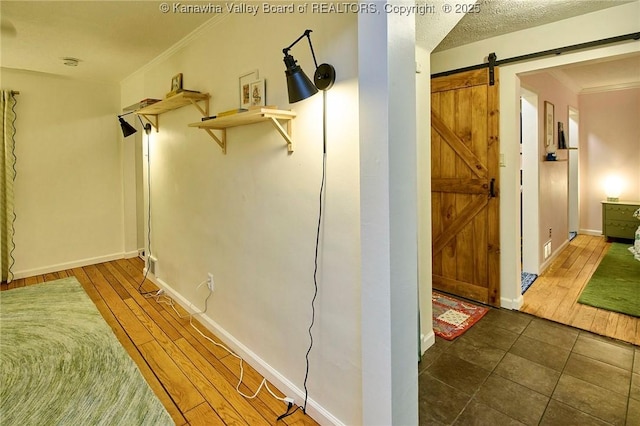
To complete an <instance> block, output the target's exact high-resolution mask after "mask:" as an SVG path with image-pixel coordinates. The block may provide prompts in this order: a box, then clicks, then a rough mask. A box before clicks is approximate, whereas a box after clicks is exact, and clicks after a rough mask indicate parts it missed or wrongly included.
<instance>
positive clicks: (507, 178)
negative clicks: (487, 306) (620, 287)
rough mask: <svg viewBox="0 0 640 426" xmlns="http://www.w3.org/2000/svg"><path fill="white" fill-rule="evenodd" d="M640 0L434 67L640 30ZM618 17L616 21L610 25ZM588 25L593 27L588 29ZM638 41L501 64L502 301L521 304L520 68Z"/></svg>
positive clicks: (498, 41) (465, 51)
mask: <svg viewBox="0 0 640 426" xmlns="http://www.w3.org/2000/svg"><path fill="white" fill-rule="evenodd" d="M639 14H640V3H639V2H638V1H635V2H633V3H629V4H624V5H621V6H616V7H612V8H608V9H605V10H602V11H600V12H594V13H590V14H587V15H582V16H578V17H575V18H571V19H566V20H563V21H560V22H556V23H552V24H548V25H543V26H540V27H536V28H531V29H527V30H523V31H518V32H516V33H512V34H509V35H506V36H501V37H494V38H490V39H487V40H482V41H479V42H476V43H472V44H469V45H466V46H461V47H460V48H455V49H450V50H447V51H443V52H438V53H436V54H433V55H432V57H431V64H432V72H434V73H435V72H441V71H446V70H452V69H457V68H460V67H465V66H470V65H476V64H478V63H482V62H484V58H485V57H486V56H487V55H488V54H489V53H490V52H496V54H497V56H498V60H500V59H506V58H509V57H513V56H517V55H521V54H526V53H533V52H536V51H540V50H546V49H552V48H557V47H562V46H567V45H572V44H577V43H581V42H587V41H594V40H598V39H602V38H607V37H614V36H618V35H621V34H628V33H632V32H637V31H640V22H638V19H637V17H638V15H639ZM611 22H615V25H611ZM585 28H588V29H589V31H585ZM638 50H639V47H638V44H637V42H627V43H622V44H618V45H612V46H606V47H600V48H596V49H592V50H587V51H579V52H575V53H570V54H563V55H556V56H553V57H549V58H542V59H538V60H534V61H529V62H523V63H516V64H512V65H507V66H503V67H501V69H500V140H501V142H500V151H501V153H502V154H503V155H504V160H505V167H503V168H502V169H501V170H502V171H501V174H500V184H501V191H500V195H501V200H500V218H501V219H500V251H501V263H500V276H501V283H502V285H501V299H502V301H501V305H502V306H503V307H505V308H510V309H518V308H519V307H520V306H521V305H522V296H521V295H520V284H519V283H520V272H521V269H520V259H519V253H520V230H519V227H520V223H519V218H520V186H519V170H520V164H519V155H520V153H519V144H518V141H519V121H520V119H519V110H520V107H519V103H520V81H519V78H518V74H520V73H524V72H529V71H533V70H540V69H545V68H550V67H554V66H558V65H564V64H569V63H576V62H582V61H587V60H591V59H594V58H601V57H609V56H616V55H623V54H626V53H629V52H634V51H638Z"/></svg>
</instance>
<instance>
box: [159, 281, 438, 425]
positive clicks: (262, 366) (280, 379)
mask: <svg viewBox="0 0 640 426" xmlns="http://www.w3.org/2000/svg"><path fill="white" fill-rule="evenodd" d="M147 279H150V280H151V281H152V282H154V283H155V284H156V285H157V286H158V287H160V288H162V289H163V290H164V291H165V292H167V294H169V295H170V296H171V297H172V298H173V299H174V300H175V301H176V302H178V303H179V304H180V306H182V307H183V308H184V309H186V310H187V311H188V312H191V313H193V312H195V309H194V308H193V306H192V304H191V302H189V301H188V300H187V299H185V298H184V297H183V296H182V295H181V294H180V293H178V292H177V291H175V290H174V289H173V288H172V287H171V286H170V285H169V284H167V283H166V282H164V281H163V280H161V279H159V278H157V277H155V276H153V274H151V273H150V274H149V275H148V276H147ZM198 319H199V320H201V322H202V323H203V324H204V325H205V326H206V327H207V329H208V330H209V331H211V332H212V333H214V334H215V335H216V337H218V338H219V339H220V340H222V342H223V343H224V344H225V345H226V346H227V347H228V348H229V349H231V350H232V351H234V352H235V353H236V354H237V355H239V356H240V357H241V358H242V359H243V360H245V361H246V362H248V363H249V364H251V366H252V367H253V368H255V369H256V370H257V371H258V372H259V373H260V374H261V375H262V376H263V377H265V378H266V379H267V380H268V381H269V382H271V383H273V384H274V385H275V386H276V387H277V388H278V389H279V390H280V391H282V392H283V393H284V394H285V395H288V396H290V397H293V398H294V399H295V402H296V404H298V405H301V404H302V402H303V401H304V392H303V390H302V389H300V388H299V387H297V386H295V385H294V384H293V383H292V382H291V381H290V380H289V379H287V378H286V377H285V376H283V375H282V374H280V372H278V371H277V370H276V369H274V368H273V367H272V366H271V365H269V364H268V363H267V362H266V361H264V360H263V359H262V358H260V357H259V356H258V354H256V353H254V352H253V351H252V350H251V349H249V348H248V347H247V346H245V345H244V344H243V343H242V342H240V341H239V340H238V339H236V338H235V337H233V335H231V333H229V332H227V331H226V330H225V329H224V328H223V327H221V326H220V324H218V323H217V322H215V321H214V320H213V319H212V318H211V317H209V316H208V315H206V314H205V315H200V316H198ZM434 339H435V337H434ZM285 408H286V407H285ZM307 413H308V414H309V415H310V416H311V417H313V419H314V420H316V421H317V422H318V423H320V424H321V425H335V426H344V423H343V422H341V421H340V420H339V419H338V418H336V417H335V416H334V415H332V414H331V413H330V412H329V411H327V410H326V409H325V408H324V407H322V406H321V405H320V404H318V403H317V402H316V401H314V400H313V399H311V398H308V399H307Z"/></svg>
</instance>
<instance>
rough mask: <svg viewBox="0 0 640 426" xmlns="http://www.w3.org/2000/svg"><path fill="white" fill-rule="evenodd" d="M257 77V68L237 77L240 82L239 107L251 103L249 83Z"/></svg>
mask: <svg viewBox="0 0 640 426" xmlns="http://www.w3.org/2000/svg"><path fill="white" fill-rule="evenodd" d="M258 78H259V74H258V70H253V71H250V72H247V73H244V74H242V75H241V76H240V77H239V79H238V80H239V84H240V108H249V107H250V106H251V105H252V103H251V83H252V82H254V81H257V80H258Z"/></svg>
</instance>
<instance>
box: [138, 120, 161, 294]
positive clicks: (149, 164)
mask: <svg viewBox="0 0 640 426" xmlns="http://www.w3.org/2000/svg"><path fill="white" fill-rule="evenodd" d="M138 120H140V124H142V127H143V128H144V130H145V134H146V135H147V247H148V253H147V270H146V271H144V277H142V281H140V285H139V286H138V293H140V294H142V295H144V296H146V295H147V294H152V293H157V292H156V291H142V286H143V285H144V282H145V281H146V280H147V275H149V269H151V268H150V267H149V263H150V261H151V143H150V142H149V141H150V139H149V133H151V125H150V124H144V123H143V122H142V119H141V118H140V116H138ZM147 126H148V127H147Z"/></svg>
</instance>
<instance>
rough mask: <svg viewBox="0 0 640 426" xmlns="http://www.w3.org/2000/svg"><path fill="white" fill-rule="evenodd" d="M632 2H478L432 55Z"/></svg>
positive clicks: (586, 0) (618, 0)
mask: <svg viewBox="0 0 640 426" xmlns="http://www.w3.org/2000/svg"><path fill="white" fill-rule="evenodd" d="M632 1H633V0H478V1H477V2H476V5H477V8H478V10H479V11H480V12H479V13H467V14H466V15H465V16H464V17H463V18H462V19H461V20H460V22H458V25H456V26H455V28H454V29H453V30H452V31H451V32H450V33H449V34H448V35H447V36H446V37H445V38H444V39H443V40H442V42H440V44H439V45H438V46H437V47H436V49H435V50H434V52H438V51H441V50H447V49H451V48H454V47H458V46H462V45H465V44H469V43H472V42H475V41H479V40H484V39H487V38H491V37H496V36H499V35H503V34H508V33H511V32H514V31H520V30H524V29H526V28H533V27H537V26H539V25H544V24H549V23H551V22H557V21H561V20H563V19H567V18H571V17H574V16H579V15H584V14H586V13H590V12H595V11H598V10H602V9H606V8H608V7H613V6H620V5H621V4H624V3H630V2H632Z"/></svg>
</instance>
